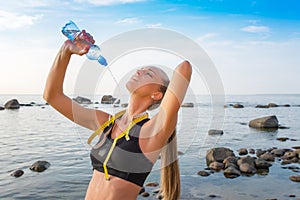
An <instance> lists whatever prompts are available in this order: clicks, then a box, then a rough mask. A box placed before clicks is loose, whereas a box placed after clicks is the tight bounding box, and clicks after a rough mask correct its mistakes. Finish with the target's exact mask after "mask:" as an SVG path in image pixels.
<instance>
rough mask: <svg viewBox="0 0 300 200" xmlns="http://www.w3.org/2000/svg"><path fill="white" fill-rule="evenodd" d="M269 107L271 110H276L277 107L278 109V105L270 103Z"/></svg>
mask: <svg viewBox="0 0 300 200" xmlns="http://www.w3.org/2000/svg"><path fill="white" fill-rule="evenodd" d="M268 107H269V108H275V107H278V105H277V104H276V103H269V104H268Z"/></svg>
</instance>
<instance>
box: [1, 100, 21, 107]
mask: <svg viewBox="0 0 300 200" xmlns="http://www.w3.org/2000/svg"><path fill="white" fill-rule="evenodd" d="M4 108H5V109H19V108H20V104H19V102H18V100H17V99H12V100H9V101H8V102H6V103H5V104H4Z"/></svg>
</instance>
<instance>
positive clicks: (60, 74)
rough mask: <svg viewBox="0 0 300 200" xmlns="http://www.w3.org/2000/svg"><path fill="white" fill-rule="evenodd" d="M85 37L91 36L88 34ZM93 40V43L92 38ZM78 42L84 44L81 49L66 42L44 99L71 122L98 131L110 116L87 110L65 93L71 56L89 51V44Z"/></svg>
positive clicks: (49, 77)
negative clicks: (64, 84)
mask: <svg viewBox="0 0 300 200" xmlns="http://www.w3.org/2000/svg"><path fill="white" fill-rule="evenodd" d="M85 34H86V33H85ZM84 37H91V36H90V35H89V34H86V35H85V36H84ZM85 39H86V38H85ZM91 40H92V41H93V39H92V37H91ZM78 42H81V43H82V44H81V46H82V48H80V49H79V48H78V47H77V46H76V45H74V44H73V43H72V42H71V41H69V40H67V41H66V42H64V44H63V45H62V47H61V48H60V50H59V52H58V54H57V56H56V58H55V60H54V62H53V65H52V67H51V70H50V72H49V75H48V78H47V81H46V86H45V89H44V94H43V98H44V99H45V100H46V101H47V102H48V103H49V104H50V105H51V106H52V107H53V108H54V109H56V110H57V111H58V112H60V113H61V114H63V115H64V116H65V117H67V118H68V119H70V120H71V121H73V122H75V123H77V124H79V125H81V126H83V127H86V128H88V129H91V130H96V129H98V128H99V126H100V125H101V124H103V123H104V122H105V121H106V120H108V118H109V114H108V113H105V112H102V111H100V110H95V109H89V108H85V107H83V106H81V105H79V104H77V103H76V102H74V101H73V100H72V99H71V98H69V97H68V96H66V95H65V94H64V92H63V83H64V78H65V74H66V70H67V67H68V64H69V61H70V59H71V56H72V55H73V54H77V55H84V54H86V53H87V52H88V50H89V45H88V44H85V43H84V42H83V41H78Z"/></svg>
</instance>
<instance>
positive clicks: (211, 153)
mask: <svg viewBox="0 0 300 200" xmlns="http://www.w3.org/2000/svg"><path fill="white" fill-rule="evenodd" d="M230 156H233V157H234V156H235V155H234V153H233V151H232V150H231V149H228V148H225V147H216V148H212V149H210V150H208V151H207V152H206V164H207V166H209V165H210V163H212V162H221V163H222V162H223V161H224V160H225V159H226V158H227V157H230Z"/></svg>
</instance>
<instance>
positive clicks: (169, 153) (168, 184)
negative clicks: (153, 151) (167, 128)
mask: <svg viewBox="0 0 300 200" xmlns="http://www.w3.org/2000/svg"><path fill="white" fill-rule="evenodd" d="M160 183H161V188H160V190H161V191H160V192H161V194H162V196H163V199H165V200H177V199H179V198H180V173H179V165H178V153H177V139H176V129H175V130H174V131H173V133H172V135H171V137H170V138H169V139H168V142H167V145H166V146H165V147H164V148H163V149H162V151H161V177H160Z"/></svg>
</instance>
